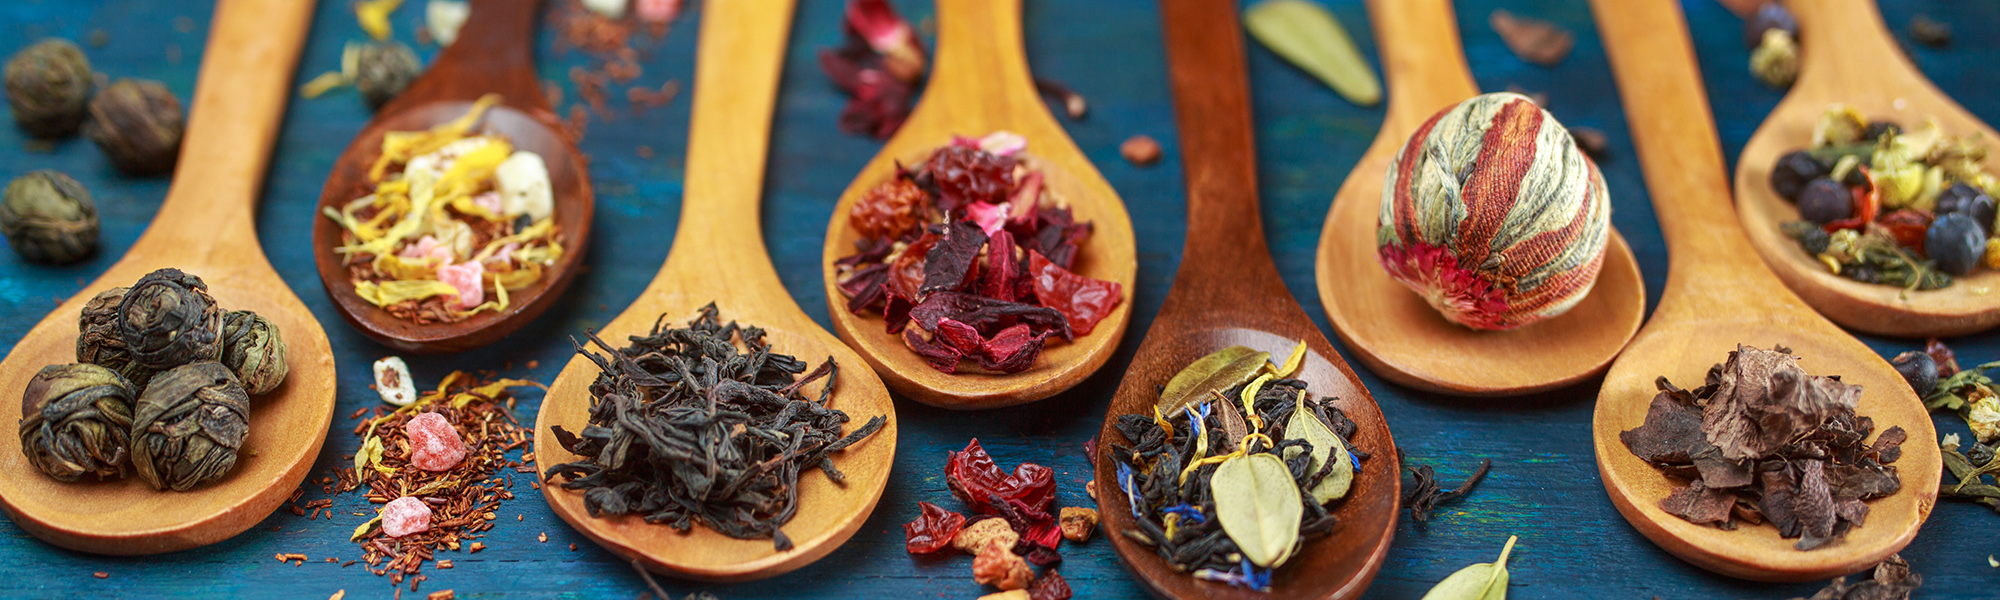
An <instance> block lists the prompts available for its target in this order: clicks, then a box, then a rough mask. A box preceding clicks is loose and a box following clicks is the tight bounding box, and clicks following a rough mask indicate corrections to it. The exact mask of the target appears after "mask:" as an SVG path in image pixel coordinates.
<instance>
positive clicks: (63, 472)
mask: <svg viewBox="0 0 2000 600" xmlns="http://www.w3.org/2000/svg"><path fill="white" fill-rule="evenodd" d="M134 393H135V392H134V388H133V387H132V383H131V382H128V381H126V380H125V378H124V377H121V376H119V375H118V373H116V372H113V371H112V370H110V369H106V368H104V367H100V366H97V365H92V364H72V365H49V366H47V367H43V368H42V370H41V372H39V373H36V374H35V377H34V378H33V379H29V380H28V390H27V391H26V392H25V393H23V394H21V452H22V453H23V454H26V455H27V456H28V463H29V464H33V465H35V468H37V469H41V471H42V472H43V473H47V474H48V476H50V477H54V478H56V479H57V480H58V481H76V480H77V478H79V477H82V476H84V475H96V476H97V478H98V479H116V478H121V477H124V476H125V462H126V456H127V453H128V451H129V449H130V448H131V438H130V436H131V432H132V397H133V395H134Z"/></svg>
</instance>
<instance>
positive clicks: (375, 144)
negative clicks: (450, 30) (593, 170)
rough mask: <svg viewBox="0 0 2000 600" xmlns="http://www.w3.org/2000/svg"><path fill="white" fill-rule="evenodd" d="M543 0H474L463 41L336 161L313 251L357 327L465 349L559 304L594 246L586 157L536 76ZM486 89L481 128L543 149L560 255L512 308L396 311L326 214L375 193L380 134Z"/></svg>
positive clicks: (392, 342) (460, 107)
mask: <svg viewBox="0 0 2000 600" xmlns="http://www.w3.org/2000/svg"><path fill="white" fill-rule="evenodd" d="M540 5H541V1H540V0H531V1H501V0H485V1H483V2H474V6H473V11H472V16H471V17H470V18H469V19H468V20H467V22H466V24H465V27H464V29H463V30H462V31H461V34H460V36H459V39H458V41H456V42H455V43H453V44H452V45H451V46H448V47H446V48H445V49H444V51H443V52H441V53H440V54H439V56H438V59H437V62H436V64H434V65H432V67H431V69H430V70H429V71H427V72H425V73H424V75H423V76H422V77H420V78H418V79H417V81H415V82H412V83H411V84H410V87H409V89H407V90H405V91H404V92H403V94H402V95H400V96H397V97H396V99H395V100H393V101H391V102H390V103H389V104H387V105H385V106H383V107H382V109H381V111H379V112H378V113H377V115H376V117H375V119H374V120H373V121H370V122H369V123H368V126H367V127H366V128H364V129H362V130H361V133H360V134H359V135H356V136H355V138H354V141H353V142H351V143H350V144H349V145H348V146H347V150H346V151H345V152H342V153H341V155H340V160H339V161H337V162H335V163H334V167H333V172H332V173H331V174H329V175H328V176H327V180H326V187H325V188H323V189H322V191H321V192H320V203H319V209H317V211H316V212H315V213H314V215H313V242H312V243H313V258H314V262H315V263H316V264H317V265H318V267H319V276H320V282H321V283H322V284H324V285H325V288H326V293H327V296H328V297H329V298H331V299H333V304H334V306H335V307H337V308H338V309H339V310H340V314H341V316H342V317H345V318H346V319H347V322H348V323H350V324H352V325H353V326H354V328H355V329H358V330H360V331H361V332H362V333H364V334H367V335H368V337H371V338H374V339H375V340H376V341H378V342H381V343H382V344H383V345H386V346H389V347H391V348H394V349H396V350H397V351H400V352H413V353H440V352H458V351H462V350H468V349H471V348H476V347H479V346H483V345H486V344H489V343H492V342H494V341H496V340H499V339H500V338H503V337H506V336H507V334H510V333H513V332H514V331H515V330H517V329H520V328H521V327H522V326H523V325H526V324H528V323H529V322H530V321H533V320H534V319H535V317H536V316H539V315H540V314H541V313H542V312H543V311H545V310H548V308H549V307H550V306H553V305H554V304H555V301H556V299H557V298H559V297H561V296H562V292H563V290H564V289H566V288H568V287H569V283H570V281H572V280H574V279H575V278H576V274H577V271H578V270H579V269H578V268H577V267H578V266H579V265H581V264H582V262H583V254H584V249H585V248H588V247H589V244H590V222H591V214H592V212H593V210H594V208H595V206H596V205H595V202H594V201H593V197H594V196H593V195H592V193H591V189H590V179H589V176H588V172H587V169H586V166H585V164H584V161H583V155H582V154H581V153H579V152H578V151H577V149H576V144H575V143H574V142H573V141H572V140H570V139H569V136H568V134H566V133H564V132H563V131H562V129H561V128H560V126H559V125H558V124H557V121H556V118H555V114H554V113H552V112H550V111H549V108H548V102H547V100H546V99H545V98H544V97H543V96H542V92H541V90H540V88H539V87H538V86H539V84H538V83H537V82H536V80H535V78H534V77H535V75H534V61H533V57H532V56H531V55H530V54H529V52H530V50H531V48H532V47H531V45H530V44H527V43H526V42H524V40H531V39H533V36H532V34H533V28H534V24H535V15H536V11H537V10H538V9H539V7H540ZM488 93H495V94H499V95H500V96H501V102H500V104H499V105H496V106H493V107H492V108H490V109H488V110H487V112H486V115H485V116H484V117H483V118H481V119H480V121H479V124H478V125H477V126H475V127H474V128H473V132H474V133H480V134H490V135H500V136H504V137H506V138H507V139H508V140H509V141H510V142H511V143H513V144H514V147H515V148H516V149H517V150H526V151H531V152H534V153H536V154H538V155H541V157H542V159H543V162H544V163H545V164H546V165H547V166H548V169H549V186H550V191H551V192H552V199H553V200H554V208H555V211H554V218H555V223H556V228H557V230H558V231H559V232H560V234H561V236H562V238H561V239H562V244H563V250H564V252H563V254H562V256H560V257H558V258H556V259H555V264H552V265H547V267H546V269H545V270H544V271H543V275H542V278H541V279H539V280H537V281H535V282H534V283H531V284H529V285H528V287H526V288H523V289H520V290H511V291H509V292H508V296H509V301H510V302H509V304H508V306H507V308H506V309H505V310H499V311H484V312H481V313H479V314H476V315H472V316H471V317H468V318H466V319H465V320H462V321H458V322H455V323H434V324H418V323H417V322H415V321H410V320H406V319H402V318H399V317H396V316H395V315H391V314H389V312H388V311H386V310H383V309H382V308H381V307H377V306H375V305H374V304H370V303H369V302H368V301H367V300H363V299H361V297H360V296H358V295H356V294H355V293H354V281H355V280H354V278H353V275H352V274H351V273H350V272H349V270H348V266H347V264H346V261H347V257H346V256H344V255H341V254H339V253H337V252H334V248H335V247H337V246H339V245H341V243H342V234H343V233H344V231H343V230H342V228H341V226H340V225H339V224H338V223H335V222H333V220H332V219H328V218H326V217H325V216H324V215H323V214H322V213H323V212H324V211H325V210H326V209H328V208H331V209H333V210H336V211H337V210H340V208H341V207H342V206H345V205H346V204H347V203H348V202H350V201H352V200H354V199H355V198H359V197H362V196H366V195H368V194H369V193H371V192H372V186H371V185H370V184H369V183H368V170H369V168H370V167H371V166H373V165H374V163H375V160H376V158H377V157H379V156H381V154H382V152H381V149H382V138H383V137H384V136H385V135H386V134H388V133H389V132H392V131H423V130H427V129H430V128H431V127H432V126H435V125H438V124H440V123H444V122H448V121H452V120H454V119H458V118H461V117H463V116H465V114H466V112H468V111H469V110H471V108H472V105H473V101H475V100H477V99H478V98H479V97H480V96H483V95H485V94H488Z"/></svg>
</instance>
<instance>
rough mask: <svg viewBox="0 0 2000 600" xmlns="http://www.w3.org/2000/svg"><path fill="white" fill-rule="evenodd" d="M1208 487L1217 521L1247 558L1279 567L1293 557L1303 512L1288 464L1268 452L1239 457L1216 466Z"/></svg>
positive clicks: (1270, 566)
mask: <svg viewBox="0 0 2000 600" xmlns="http://www.w3.org/2000/svg"><path fill="white" fill-rule="evenodd" d="M1208 485H1209V494H1211V495H1212V496H1214V498H1215V518H1216V520H1217V521H1219V522H1221V524H1222V532H1223V533H1225V534H1228V535H1229V539H1230V541H1233V542H1236V547H1237V548H1238V549H1241V550H1242V551H1243V557H1244V558H1248V559H1250V562H1251V563H1252V564H1255V565H1257V566H1259V567H1266V568H1276V567H1277V566H1278V565H1281V564H1283V563H1284V561H1285V559H1287V558H1290V557H1291V553H1292V548H1293V546H1295V545H1297V544H1298V541H1299V520H1300V519H1301V518H1302V516H1303V514H1304V512H1305V507H1304V506H1301V505H1300V503H1299V487H1298V484H1296V483H1293V482H1292V472H1291V469H1288V468H1286V467H1285V461H1283V460H1279V459H1278V457H1277V455H1274V454H1270V453H1262V454H1249V455H1242V456H1237V457H1234V458H1231V459H1229V460H1226V461H1223V463H1222V464H1221V465H1220V466H1217V467H1216V468H1215V475H1214V476H1212V477H1210V478H1209V484H1208Z"/></svg>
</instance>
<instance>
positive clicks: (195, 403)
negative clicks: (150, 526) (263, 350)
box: [132, 362, 250, 492]
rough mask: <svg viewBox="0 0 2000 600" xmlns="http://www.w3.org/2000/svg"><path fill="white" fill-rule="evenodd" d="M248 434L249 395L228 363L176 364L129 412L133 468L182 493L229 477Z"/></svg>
mask: <svg viewBox="0 0 2000 600" xmlns="http://www.w3.org/2000/svg"><path fill="white" fill-rule="evenodd" d="M249 433H250V395H249V393H248V392H245V391H243V384H242V383H240V382H238V381H236V375H235V374H232V373H230V372H229V367H225V366H222V363H217V362H198V363H193V364H188V365H181V366H178V367H174V368H172V369H168V370H166V371H164V372H161V373H160V374H159V375H157V376H155V377H153V382H152V383H151V384H150V385H147V386H146V392H145V393H144V394H140V395H139V402H138V405H137V406H136V407H135V408H134V409H133V411H132V470H133V471H134V472H136V473H138V474H139V478H140V479H144V480H146V483H150V484H153V488H154V489H160V490H165V489H172V490H174V491H176V492H185V491H188V490H190V489H194V487H195V486H198V485H201V484H203V483H207V482H210V481H215V480H217V479H221V478H222V477H223V476H224V475H228V474H229V471H230V469H233V468H235V467H236V450H237V449H238V448H241V447H242V446H243V439H244V438H245V437H247V436H248V435H249Z"/></svg>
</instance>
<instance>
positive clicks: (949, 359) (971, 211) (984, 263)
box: [834, 132, 1124, 373]
mask: <svg viewBox="0 0 2000 600" xmlns="http://www.w3.org/2000/svg"><path fill="white" fill-rule="evenodd" d="M1026 147H1027V141H1026V140H1024V139H1022V138H1021V136H1018V135H1014V134H1012V133H1007V132H998V133H994V134H991V135H988V136H986V137H984V138H981V139H977V140H974V139H970V138H963V137H961V138H957V139H955V140H952V142H951V144H950V145H947V146H945V147H943V148H940V149H938V150H937V151H936V152H934V153H932V154H931V155H930V157H929V158H928V159H926V160H925V161H924V162H922V163H920V164H918V165H917V167H916V168H915V169H902V168H898V169H897V172H896V177H895V178H894V179H892V180H890V181H889V182H887V183H883V184H882V185H880V186H878V187H876V188H875V189H872V190H869V191H868V193H866V194H864V195H862V196H861V198H860V199H859V200H857V201H855V203H854V208H853V209H852V210H851V211H850V212H849V213H848V222H849V224H850V225H851V226H852V227H853V228H854V231H855V233H856V234H857V235H859V236H860V240H859V241H857V242H856V243H855V244H856V246H857V247H858V248H857V249H858V250H859V251H858V252H856V253H855V254H853V255H850V256H847V257H845V258H842V259H840V260H839V261H836V262H835V263H834V266H835V268H837V269H838V270H839V272H838V273H837V275H836V279H835V281H838V282H839V286H840V291H841V293H842V294H845V295H846V296H847V310H849V311H852V312H853V313H854V314H857V315H859V314H868V313H871V312H872V313H878V314H881V315H882V318H883V321H884V323H885V324H886V325H887V327H888V331H889V333H891V334H902V336H903V343H904V344H905V345H907V346H909V348H910V349H911V350H912V351H914V352H916V353H917V354H918V355H920V356H923V357H924V360H926V361H928V362H929V363H930V365H931V366H932V367H935V368H936V369H937V370H939V371H942V372H945V373H954V372H957V371H958V369H959V363H960V362H961V361H973V362H976V363H977V364H978V365H979V367H980V368H983V369H986V370H989V371H997V372H1001V373H1018V372H1021V371H1025V370H1027V369H1028V368H1029V367H1032V366H1034V364H1035V357H1037V356H1039V355H1041V352H1042V347H1043V344H1044V343H1046V341H1047V339H1048V338H1049V337H1050V336H1052V335H1053V336H1055V337H1059V338H1062V339H1063V340H1065V341H1067V340H1070V339H1073V338H1074V337H1075V336H1079V335H1089V334H1090V331H1091V329H1093V328H1095V327H1096V326H1097V322H1098V321H1100V320H1103V319H1104V318H1105V317H1106V316H1109V315H1110V314H1111V312H1112V311H1113V310H1115V309H1116V308H1117V307H1118V304H1119V303H1120V302H1122V301H1123V300H1124V292H1123V290H1122V286H1120V285H1119V284H1118V283H1116V282H1111V281H1103V280H1100V279H1093V278H1091V277H1086V276H1083V275H1079V274H1077V273H1075V272H1073V271H1071V269H1073V268H1074V267H1075V265H1076V263H1077V260H1078V256H1077V255H1078V253H1079V252H1080V250H1081V248H1082V247H1083V243H1084V242H1085V241H1086V240H1088V239H1089V238H1090V231H1091V229H1090V223H1088V222H1082V223H1079V222H1077V221H1076V219H1075V218H1074V217H1073V216H1071V214H1070V211H1069V209H1068V208H1065V207H1063V206H1061V205H1060V203H1059V202H1056V201H1055V199H1053V198H1052V194H1051V192H1050V191H1049V190H1048V187H1047V186H1046V185H1044V181H1043V177H1042V173H1041V171H1039V170H1037V169H1034V168H1031V167H1032V161H1031V160H1029V159H1027V158H1025V157H1023V156H1022V155H1021V152H1022V150H1024V149H1025V148H1026ZM913 323H914V324H915V325H916V326H915V327H910V325H911V324H913Z"/></svg>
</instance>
